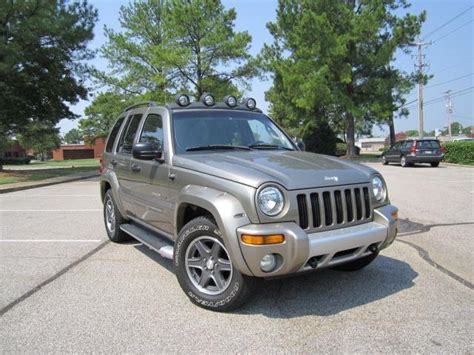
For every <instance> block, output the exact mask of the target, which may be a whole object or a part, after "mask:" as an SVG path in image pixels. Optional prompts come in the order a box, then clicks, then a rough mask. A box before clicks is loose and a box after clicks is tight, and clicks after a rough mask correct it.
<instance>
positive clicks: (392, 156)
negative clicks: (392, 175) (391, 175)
mask: <svg viewBox="0 0 474 355" xmlns="http://www.w3.org/2000/svg"><path fill="white" fill-rule="evenodd" d="M381 158H382V163H383V164H384V165H387V164H388V163H399V164H400V165H401V166H402V167H404V168H405V167H407V166H413V165H414V164H415V163H429V164H431V166H432V167H434V168H436V167H437V166H438V165H439V162H440V161H442V160H443V158H444V147H442V146H441V144H440V143H439V141H438V140H437V139H406V140H402V141H399V142H397V143H395V144H394V145H392V146H391V147H390V148H389V149H388V150H386V151H385V152H383V153H382V156H381Z"/></svg>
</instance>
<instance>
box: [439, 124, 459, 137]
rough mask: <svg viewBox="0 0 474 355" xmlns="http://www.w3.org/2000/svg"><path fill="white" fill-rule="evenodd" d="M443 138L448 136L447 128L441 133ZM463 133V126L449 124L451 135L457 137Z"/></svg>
mask: <svg viewBox="0 0 474 355" xmlns="http://www.w3.org/2000/svg"><path fill="white" fill-rule="evenodd" d="M441 133H442V134H443V135H444V136H446V135H448V134H449V129H448V127H446V128H444V129H443V131H442V132H441ZM462 133H463V126H462V124H461V123H459V122H452V123H451V134H452V135H453V136H457V135H459V134H462Z"/></svg>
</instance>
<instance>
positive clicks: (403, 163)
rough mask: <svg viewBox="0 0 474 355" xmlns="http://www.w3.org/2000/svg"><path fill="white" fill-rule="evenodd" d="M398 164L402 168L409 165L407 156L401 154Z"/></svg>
mask: <svg viewBox="0 0 474 355" xmlns="http://www.w3.org/2000/svg"><path fill="white" fill-rule="evenodd" d="M400 165H401V166H402V168H406V167H407V166H410V163H408V162H407V158H406V157H405V156H404V155H402V157H401V158H400Z"/></svg>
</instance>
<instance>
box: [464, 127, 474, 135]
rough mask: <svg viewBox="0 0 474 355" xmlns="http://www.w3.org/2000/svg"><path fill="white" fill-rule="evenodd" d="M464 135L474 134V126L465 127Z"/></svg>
mask: <svg viewBox="0 0 474 355" xmlns="http://www.w3.org/2000/svg"><path fill="white" fill-rule="evenodd" d="M462 133H463V134H473V133H474V126H469V127H464V128H463V129H462Z"/></svg>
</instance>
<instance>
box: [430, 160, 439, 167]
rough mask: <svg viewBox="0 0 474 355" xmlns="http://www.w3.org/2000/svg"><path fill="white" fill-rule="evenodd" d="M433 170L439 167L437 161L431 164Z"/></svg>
mask: <svg viewBox="0 0 474 355" xmlns="http://www.w3.org/2000/svg"><path fill="white" fill-rule="evenodd" d="M431 166H432V167H433V168H437V167H438V166H439V161H437V162H433V163H431Z"/></svg>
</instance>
